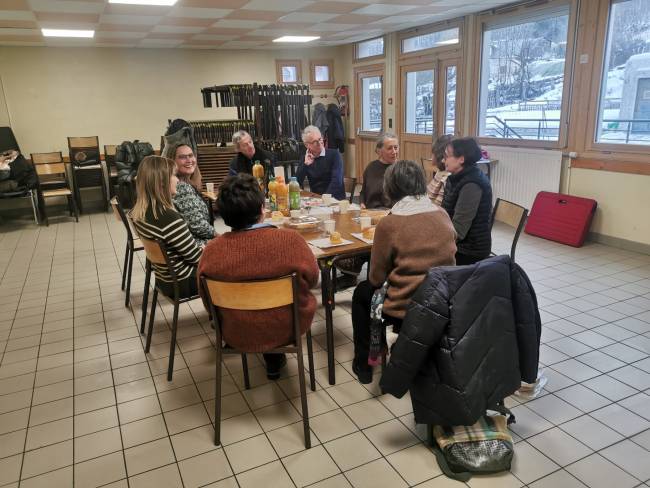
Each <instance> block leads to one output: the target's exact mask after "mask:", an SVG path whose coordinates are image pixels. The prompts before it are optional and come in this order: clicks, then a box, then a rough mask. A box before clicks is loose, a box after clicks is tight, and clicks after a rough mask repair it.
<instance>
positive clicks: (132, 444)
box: [0, 214, 650, 488]
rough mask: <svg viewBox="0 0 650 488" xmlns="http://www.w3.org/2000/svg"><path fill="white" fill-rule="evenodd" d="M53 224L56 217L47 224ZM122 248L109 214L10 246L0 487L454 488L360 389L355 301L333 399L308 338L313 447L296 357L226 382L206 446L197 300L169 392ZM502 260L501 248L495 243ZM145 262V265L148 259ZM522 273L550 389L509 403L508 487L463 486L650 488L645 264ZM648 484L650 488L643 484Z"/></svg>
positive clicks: (164, 344)
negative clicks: (145, 338) (269, 372)
mask: <svg viewBox="0 0 650 488" xmlns="http://www.w3.org/2000/svg"><path fill="white" fill-rule="evenodd" d="M53 220H54V219H53ZM124 238H125V237H124V232H123V229H122V228H121V225H120V224H119V223H118V222H116V221H115V219H114V218H113V217H112V215H110V214H94V215H90V216H88V215H84V216H82V218H81V219H80V222H79V223H78V224H74V223H72V222H70V221H67V220H65V219H61V220H59V223H58V224H53V225H50V227H49V228H45V227H39V228H37V227H35V226H33V225H31V224H29V223H28V222H25V224H24V225H22V224H20V225H13V224H12V225H5V226H4V228H2V230H1V233H0V280H1V281H0V359H1V363H0V485H2V486H5V485H6V486H18V485H19V480H22V481H20V486H23V487H40V486H47V487H59V486H61V487H68V486H76V487H94V486H111V487H125V486H131V487H153V486H161V487H162V486H165V487H176V486H185V487H199V486H211V487H233V486H241V487H260V486H263V487H265V488H270V487H275V486H277V487H292V486H318V487H346V486H355V487H366V486H368V487H373V488H379V487H384V486H385V487H390V488H393V487H401V486H416V485H417V486H422V487H428V488H433V487H451V486H459V485H461V483H457V482H454V481H451V480H449V479H447V478H445V477H444V476H442V475H441V474H440V470H439V469H438V467H437V464H436V461H435V459H434V457H433V455H432V454H431V452H430V451H429V450H428V449H427V447H425V445H424V444H423V442H422V438H423V436H424V430H423V429H422V428H421V426H416V425H414V424H413V417H412V413H411V405H410V401H409V398H408V396H407V397H406V398H403V399H401V400H398V399H395V398H393V397H390V396H385V395H384V396H380V395H378V392H377V385H376V381H375V383H373V384H372V385H368V387H367V388H366V387H364V386H362V385H360V384H359V383H357V382H356V381H355V380H354V378H353V377H352V375H351V374H350V360H351V359H352V344H351V342H350V337H351V335H352V329H351V322H350V313H349V310H350V299H351V293H350V292H347V293H342V294H339V295H337V301H338V306H337V308H336V311H335V326H336V336H335V341H336V359H337V380H338V382H337V385H336V386H330V385H329V384H327V381H326V369H325V368H324V367H325V365H326V358H325V353H324V352H323V349H322V346H323V345H324V343H325V341H324V336H323V333H324V324H323V314H322V311H319V312H318V316H317V317H316V319H315V321H314V324H313V332H314V334H315V348H316V353H315V360H316V367H317V368H319V369H318V371H317V374H316V378H317V381H318V388H317V391H316V392H315V393H310V395H309V408H310V416H311V428H312V442H313V447H312V449H310V450H305V449H304V447H303V438H302V427H301V422H300V403H299V398H298V393H297V392H298V387H297V376H296V374H297V371H296V369H297V368H296V362H295V359H293V360H290V361H289V365H288V368H287V369H286V370H285V371H284V372H283V377H282V379H281V380H280V381H278V382H268V381H267V380H266V377H265V374H264V369H263V366H262V363H261V362H260V360H259V358H251V359H250V362H251V363H252V367H253V369H252V383H253V388H252V389H251V390H248V391H246V390H244V388H243V385H242V383H243V380H242V374H241V365H240V362H239V360H238V359H237V358H234V357H233V358H229V359H228V361H227V362H226V368H225V369H224V377H223V419H222V432H223V433H222V440H223V444H224V447H223V448H221V447H220V448H215V446H214V445H213V442H212V435H213V430H212V429H213V427H212V422H213V418H212V416H213V405H214V384H213V379H214V353H213V349H212V343H211V341H212V340H213V335H212V333H211V332H212V330H211V328H210V326H209V325H208V323H207V317H206V313H205V312H204V311H203V309H202V306H201V304H200V303H199V302H195V303H191V304H190V305H185V306H184V307H182V313H181V326H180V330H179V341H178V343H179V348H178V356H177V358H176V363H175V364H176V371H175V373H174V380H173V382H171V383H168V382H167V380H166V378H165V370H166V365H167V357H166V356H167V354H168V341H169V337H170V335H169V330H168V326H167V322H166V319H168V318H169V317H170V307H169V306H168V305H167V304H164V305H163V306H162V307H161V310H160V311H159V313H158V314H157V315H156V317H157V319H158V320H157V324H156V327H157V333H156V334H155V336H154V340H153V343H154V345H153V347H152V350H151V354H149V355H148V356H145V354H144V352H143V347H142V338H141V336H140V334H139V332H138V328H137V323H138V321H139V317H140V312H139V304H140V297H141V294H142V286H143V271H142V267H141V266H140V265H139V264H140V263H136V264H137V265H136V266H135V268H134V283H133V290H134V293H133V306H134V307H135V308H134V310H133V311H131V310H130V309H126V308H125V307H124V295H123V293H122V292H121V291H120V279H121V276H120V263H121V260H122V259H123V255H124ZM498 244H499V247H500V248H503V249H507V248H508V245H507V236H505V234H503V233H502V232H501V231H499V239H498ZM140 260H142V256H140ZM518 261H519V262H520V263H521V264H522V265H523V266H524V268H525V269H526V271H527V272H528V273H529V275H530V276H531V278H532V280H533V282H534V284H535V287H536V290H537V292H538V295H539V302H540V306H541V308H542V316H543V321H544V329H543V336H542V340H543V343H544V344H543V346H542V351H541V361H542V363H543V364H544V368H543V370H544V372H545V376H546V378H547V379H548V383H547V384H546V387H545V389H544V390H543V392H541V394H540V395H539V396H538V397H537V398H535V399H533V400H525V399H523V398H518V397H513V398H511V399H509V404H510V406H511V407H513V411H514V412H515V413H516V415H517V424H516V425H514V426H513V431H514V437H515V440H516V441H517V444H516V452H515V461H514V465H513V469H512V472H511V473H506V474H501V475H498V476H487V477H486V476H476V477H474V478H473V479H472V480H471V481H470V482H469V483H468V486H470V487H472V488H486V487H519V486H525V485H528V486H531V487H535V488H542V487H582V486H584V485H587V486H590V487H594V488H599V487H603V488H605V487H608V488H609V487H614V486H615V487H616V488H628V487H636V486H650V485H648V484H647V483H648V481H649V480H650V452H649V451H650V396H649V395H650V256H647V255H640V254H635V253H631V252H625V251H621V250H617V249H613V248H609V247H606V246H602V245H594V244H590V245H587V246H585V247H583V248H581V249H573V248H570V247H566V246H561V245H558V244H554V243H550V242H547V241H543V240H539V239H535V238H531V237H529V236H523V237H522V239H521V241H520V244H519V250H518ZM644 483H646V484H645V485H644Z"/></svg>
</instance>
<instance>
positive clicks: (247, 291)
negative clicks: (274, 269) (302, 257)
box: [202, 275, 294, 310]
mask: <svg viewBox="0 0 650 488" xmlns="http://www.w3.org/2000/svg"><path fill="white" fill-rule="evenodd" d="M202 278H203V280H204V282H205V288H206V291H207V292H208V295H209V296H210V300H211V301H212V303H213V304H214V305H216V306H217V307H220V308H230V309H235V310H267V309H269V308H277V307H283V306H285V305H290V304H292V303H293V301H294V296H293V278H292V275H290V276H283V277H282V278H276V279H271V280H261V281H243V282H241V281H239V282H228V281H217V280H213V279H210V278H206V277H202Z"/></svg>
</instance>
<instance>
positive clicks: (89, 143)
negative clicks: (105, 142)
mask: <svg viewBox="0 0 650 488" xmlns="http://www.w3.org/2000/svg"><path fill="white" fill-rule="evenodd" d="M68 147H69V148H70V149H73V148H82V149H88V148H97V149H99V137H98V136H84V137H68Z"/></svg>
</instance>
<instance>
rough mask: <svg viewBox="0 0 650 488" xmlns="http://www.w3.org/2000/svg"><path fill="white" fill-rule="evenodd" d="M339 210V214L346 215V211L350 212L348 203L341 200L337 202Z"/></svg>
mask: <svg viewBox="0 0 650 488" xmlns="http://www.w3.org/2000/svg"><path fill="white" fill-rule="evenodd" d="M339 210H340V211H341V213H342V214H343V213H347V211H348V210H350V201H349V200H341V201H340V202H339Z"/></svg>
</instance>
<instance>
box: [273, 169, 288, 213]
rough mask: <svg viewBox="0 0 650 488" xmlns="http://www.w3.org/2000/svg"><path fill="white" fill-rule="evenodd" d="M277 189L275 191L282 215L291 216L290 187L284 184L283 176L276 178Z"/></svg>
mask: <svg viewBox="0 0 650 488" xmlns="http://www.w3.org/2000/svg"><path fill="white" fill-rule="evenodd" d="M276 181H277V185H278V186H277V187H276V190H275V194H276V201H277V203H278V210H279V211H280V212H282V213H286V214H287V215H288V214H289V187H288V186H287V185H286V183H285V182H284V178H283V177H282V176H278V177H277V178H276Z"/></svg>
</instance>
